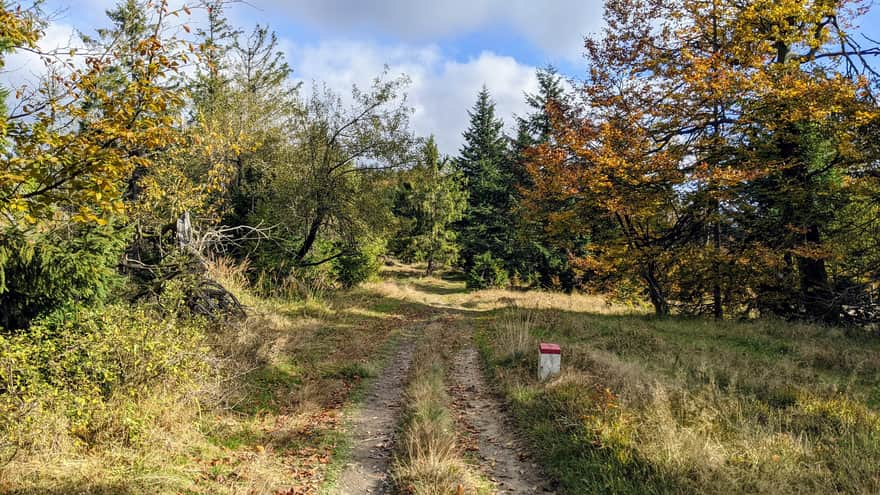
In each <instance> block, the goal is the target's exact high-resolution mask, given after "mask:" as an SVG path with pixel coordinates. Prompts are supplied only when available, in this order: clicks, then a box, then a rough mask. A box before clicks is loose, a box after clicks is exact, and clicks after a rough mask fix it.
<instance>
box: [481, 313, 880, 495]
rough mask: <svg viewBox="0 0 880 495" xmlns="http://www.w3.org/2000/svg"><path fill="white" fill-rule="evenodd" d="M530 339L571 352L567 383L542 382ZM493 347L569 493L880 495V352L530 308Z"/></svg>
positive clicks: (770, 334) (489, 349) (879, 347)
mask: <svg viewBox="0 0 880 495" xmlns="http://www.w3.org/2000/svg"><path fill="white" fill-rule="evenodd" d="M524 334H528V336H529V337H531V338H532V339H536V338H540V339H547V340H553V341H557V342H559V343H561V344H562V346H563V369H564V372H563V374H562V375H561V376H559V377H558V378H556V379H554V380H552V381H551V382H550V383H548V384H540V383H538V382H537V381H536V379H535V377H534V376H533V375H534V366H533V363H532V360H533V357H532V355H531V353H526V354H519V353H518V348H519V346H523V347H528V346H530V345H531V344H521V343H522V342H527V341H528V340H529V338H528V337H525V336H524ZM484 335H485V342H486V346H485V349H484V351H485V355H486V356H487V357H488V359H489V360H490V361H491V363H493V364H494V369H495V372H496V378H497V379H498V380H499V382H500V383H501V384H502V387H503V389H504V390H505V393H506V394H507V396H508V397H509V399H510V400H511V403H512V405H513V410H514V411H515V413H516V416H517V418H518V420H519V422H520V424H521V426H522V427H523V429H524V431H526V432H527V434H528V435H529V436H530V438H531V439H532V441H533V444H534V445H535V446H537V448H538V449H539V450H540V451H541V455H542V457H543V458H544V459H546V460H547V464H546V465H545V467H546V468H547V469H548V471H549V472H550V473H551V474H552V475H553V476H554V477H557V478H558V479H559V480H560V483H561V486H560V488H561V492H562V493H585V492H590V491H610V492H614V493H746V492H748V493H774V494H776V493H792V494H794V493H865V494H867V493H880V474H878V473H880V471H878V470H877V468H876V466H877V465H880V414H878V411H877V407H878V405H880V390H878V389H877V387H876V384H877V383H878V381H880V366H878V359H880V342H877V341H876V340H870V339H868V338H862V337H846V336H845V335H844V333H843V332H841V331H839V330H836V329H829V328H824V327H817V326H811V325H798V324H790V323H785V322H778V321H758V322H749V323H737V322H722V323H715V322H705V321H701V320H676V319H665V320H660V319H654V318H651V317H644V316H635V315H630V316H623V315H609V314H604V313H597V314H591V313H590V311H589V310H588V311H580V310H570V311H564V312H562V311H554V310H551V311H547V310H540V309H524V308H514V309H508V310H504V311H502V312H500V313H498V314H497V318H495V319H494V321H491V323H490V325H488V326H487V328H486V331H485V334H484ZM513 351H517V352H513ZM597 466H601V469H597Z"/></svg>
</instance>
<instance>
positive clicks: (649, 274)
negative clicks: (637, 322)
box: [642, 267, 669, 316]
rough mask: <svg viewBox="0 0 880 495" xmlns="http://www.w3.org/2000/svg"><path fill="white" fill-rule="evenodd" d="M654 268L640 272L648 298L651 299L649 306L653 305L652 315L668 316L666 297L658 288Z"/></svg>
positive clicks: (658, 284) (661, 289) (660, 288)
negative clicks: (646, 285)
mask: <svg viewBox="0 0 880 495" xmlns="http://www.w3.org/2000/svg"><path fill="white" fill-rule="evenodd" d="M654 272H655V270H654V268H653V267H651V268H645V269H644V270H643V271H642V278H644V279H645V282H646V283H647V284H648V297H649V298H650V299H651V304H653V305H654V313H655V314H656V315H657V316H668V315H669V301H667V300H666V295H665V294H664V293H663V288H662V287H660V283H659V282H657V277H655V276H654Z"/></svg>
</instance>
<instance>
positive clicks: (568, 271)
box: [510, 66, 575, 291]
mask: <svg viewBox="0 0 880 495" xmlns="http://www.w3.org/2000/svg"><path fill="white" fill-rule="evenodd" d="M536 76H537V79H538V91H537V92H536V93H531V94H526V97H525V99H526V103H527V104H528V105H529V107H530V111H529V113H528V114H526V115H525V116H521V117H518V118H517V135H516V138H515V139H514V140H513V144H512V146H511V148H512V150H511V154H512V156H511V158H510V163H511V166H512V173H513V178H514V181H515V187H514V191H515V192H514V194H515V201H516V203H517V205H518V204H519V202H520V201H521V199H522V198H521V196H520V194H519V190H520V189H521V188H528V187H531V185H532V181H531V177H530V176H529V173H528V171H527V170H526V167H525V164H526V163H527V162H528V160H529V156H528V153H529V149H531V148H533V147H534V146H538V145H541V144H546V143H549V142H550V141H551V140H552V136H553V120H554V118H555V116H554V115H553V114H554V112H559V113H560V115H558V117H564V116H565V115H566V114H567V113H568V112H569V111H570V108H571V97H570V96H569V95H568V94H567V93H566V91H565V87H564V86H563V84H562V77H561V76H560V75H559V74H558V72H557V71H556V69H555V68H554V67H552V66H548V67H546V68H543V69H538V71H537V73H536ZM517 213H518V214H517V215H516V217H515V218H516V220H517V223H518V225H517V232H518V234H519V235H518V238H517V242H516V244H515V247H514V249H515V251H516V253H515V261H516V270H517V271H518V272H520V273H521V274H528V275H529V276H531V275H533V274H534V275H536V276H537V278H538V282H539V283H540V285H542V286H544V287H551V288H562V289H565V290H566V291H570V290H572V289H573V288H574V285H575V275H574V272H573V270H572V268H571V265H570V264H569V262H568V253H567V252H566V251H564V250H562V249H560V248H559V247H558V243H553V242H550V241H549V239H547V234H546V233H545V232H544V227H543V225H542V224H541V223H540V222H534V221H531V220H530V219H528V218H526V216H524V215H522V214H519V213H521V212H520V209H518V208H517ZM554 246H556V247H554ZM529 278H531V277H529Z"/></svg>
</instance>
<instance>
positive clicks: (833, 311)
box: [797, 225, 840, 323]
mask: <svg viewBox="0 0 880 495" xmlns="http://www.w3.org/2000/svg"><path fill="white" fill-rule="evenodd" d="M806 241H807V242H808V243H811V244H819V242H821V232H820V231H819V226H817V225H810V226H809V227H807V234H806ZM797 260H798V271H799V272H800V279H801V307H803V308H804V309H805V310H806V312H807V315H809V316H810V317H811V318H813V319H815V320H821V321H824V322H825V323H836V322H837V320H838V319H839V316H840V308H837V307H836V305H835V303H834V297H833V294H832V293H831V288H830V287H829V284H828V271H827V269H826V267H825V260H823V259H813V258H805V257H801V256H799V257H798V259H797Z"/></svg>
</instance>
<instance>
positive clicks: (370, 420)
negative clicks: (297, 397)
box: [337, 330, 418, 495]
mask: <svg viewBox="0 0 880 495" xmlns="http://www.w3.org/2000/svg"><path fill="white" fill-rule="evenodd" d="M417 338H418V335H417V331H416V330H410V331H409V332H407V333H405V334H404V336H403V338H402V340H401V343H400V344H399V346H398V349H397V351H396V352H395V353H394V355H393V356H392V357H391V360H390V361H389V363H388V365H387V366H386V367H385V369H384V370H383V371H382V372H381V374H380V375H379V377H378V378H377V379H376V381H375V382H374V383H373V384H372V386H371V389H370V391H369V393H368V395H367V397H366V398H365V400H364V402H363V405H362V406H361V407H360V408H359V409H358V410H357V411H355V413H354V414H353V417H352V418H351V425H352V426H351V428H352V433H351V436H352V450H351V456H350V459H349V462H348V463H347V464H346V466H345V468H344V470H343V471H342V474H341V475H340V477H339V482H338V487H337V493H339V494H340V495H355V494H363V493H370V494H375V493H386V492H388V491H389V488H390V478H389V475H388V469H389V464H390V462H391V459H392V451H391V449H392V446H393V444H394V432H395V429H396V427H397V422H398V420H399V416H400V410H401V406H402V402H403V384H404V381H405V380H406V376H407V373H408V371H409V367H410V364H411V363H412V357H413V350H414V349H415V342H416V339H417Z"/></svg>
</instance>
